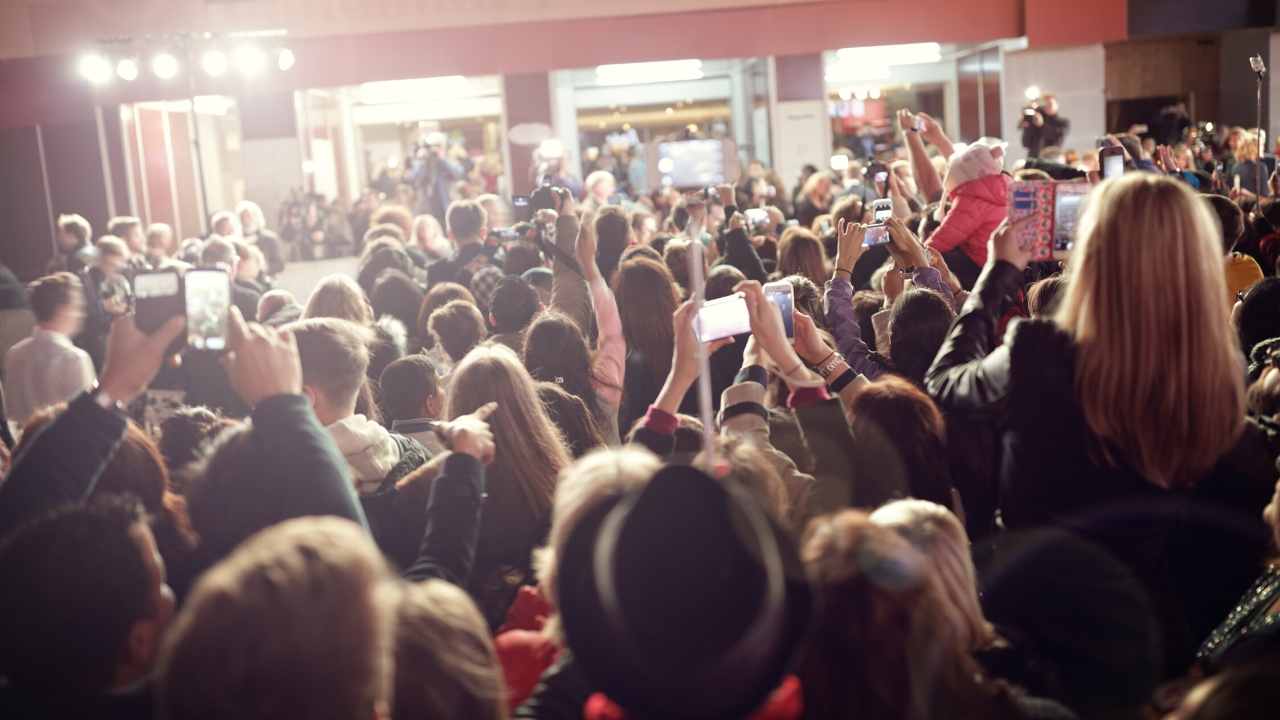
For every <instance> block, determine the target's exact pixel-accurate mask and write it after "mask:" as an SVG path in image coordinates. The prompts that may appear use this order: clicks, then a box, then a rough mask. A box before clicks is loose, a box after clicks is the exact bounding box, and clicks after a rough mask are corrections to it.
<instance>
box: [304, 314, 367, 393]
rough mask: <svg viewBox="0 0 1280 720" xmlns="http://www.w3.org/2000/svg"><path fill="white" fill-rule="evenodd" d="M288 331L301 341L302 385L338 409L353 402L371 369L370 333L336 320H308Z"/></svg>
mask: <svg viewBox="0 0 1280 720" xmlns="http://www.w3.org/2000/svg"><path fill="white" fill-rule="evenodd" d="M285 329H287V330H290V331H292V332H293V336H294V338H295V339H296V340H297V341H298V357H299V359H300V360H301V361H302V382H303V383H304V384H306V385H308V386H310V387H313V388H315V389H317V390H319V391H320V392H322V393H324V395H325V397H326V398H327V399H328V400H329V401H330V402H332V403H333V404H335V405H342V404H345V403H349V402H351V401H352V400H354V399H355V397H356V393H358V392H359V391H360V386H361V385H363V384H364V378H365V372H366V371H367V370H368V368H369V343H370V341H371V339H372V338H371V337H370V332H369V330H368V329H367V328H364V327H361V326H360V325H357V324H355V323H353V322H349V321H347V320H339V319H337V318H308V319H306V320H299V321H298V322H295V323H290V324H288V325H286V326H285Z"/></svg>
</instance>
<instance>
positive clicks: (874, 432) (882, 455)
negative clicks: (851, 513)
mask: <svg viewBox="0 0 1280 720" xmlns="http://www.w3.org/2000/svg"><path fill="white" fill-rule="evenodd" d="M849 414H850V416H851V417H852V422H851V428H852V430H853V436H854V450H855V454H856V455H857V456H858V458H859V465H860V466H861V467H868V468H874V471H872V472H870V473H868V477H873V478H875V486H874V487H867V488H866V490H867V492H868V494H870V495H878V496H879V499H881V500H884V499H888V498H891V497H901V496H903V495H908V496H911V497H917V498H921V499H924V500H929V501H931V502H934V503H937V504H939V505H944V506H946V507H951V505H952V498H951V487H952V485H951V472H950V468H949V466H948V464H947V431H946V423H945V422H944V420H943V418H942V413H941V412H940V411H939V410H938V407H937V406H936V405H935V404H934V403H933V400H931V399H929V396H928V395H926V394H925V393H924V392H923V391H922V390H921V389H920V388H919V387H917V386H916V385H913V384H912V383H910V382H907V381H906V380H903V379H902V378H899V377H895V376H893V375H885V376H883V377H880V378H878V379H877V380H876V381H875V382H873V383H869V384H867V385H866V386H865V387H864V388H863V390H861V391H860V392H859V393H858V395H857V396H856V397H854V399H853V403H852V405H851V406H850V409H849Z"/></svg>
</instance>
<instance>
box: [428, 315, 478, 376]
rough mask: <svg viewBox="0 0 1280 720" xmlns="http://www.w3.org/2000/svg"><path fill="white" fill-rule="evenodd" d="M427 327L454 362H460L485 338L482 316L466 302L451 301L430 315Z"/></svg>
mask: <svg viewBox="0 0 1280 720" xmlns="http://www.w3.org/2000/svg"><path fill="white" fill-rule="evenodd" d="M427 327H428V328H429V329H430V330H431V335H432V336H433V337H434V338H435V339H436V341H437V342H439V343H440V344H441V345H442V346H443V347H444V351H445V352H446V353H448V355H449V357H450V358H451V359H452V360H453V361H454V362H459V361H460V360H462V358H463V357H464V356H466V354H467V353H469V352H471V349H472V348H474V347H475V346H477V345H479V344H480V341H481V340H483V339H484V336H485V324H484V316H483V315H481V314H480V310H479V309H478V308H477V307H476V306H475V304H474V303H469V302H467V301H466V300H451V301H449V302H448V303H446V304H445V306H444V307H442V308H440V309H438V310H436V311H435V312H433V313H431V317H430V318H428V320H427Z"/></svg>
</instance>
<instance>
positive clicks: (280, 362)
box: [224, 306, 302, 407]
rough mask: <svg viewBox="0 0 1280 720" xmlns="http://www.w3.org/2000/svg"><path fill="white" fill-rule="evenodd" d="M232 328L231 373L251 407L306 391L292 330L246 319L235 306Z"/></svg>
mask: <svg viewBox="0 0 1280 720" xmlns="http://www.w3.org/2000/svg"><path fill="white" fill-rule="evenodd" d="M229 330H230V332H229V336H230V337H229V340H230V346H231V352H230V353H229V354H228V355H227V356H226V358H225V360H224V364H225V365H226V368H227V376H228V377H229V379H230V380H231V387H232V388H234V389H235V391H236V394H237V395H239V396H240V398H241V399H243V400H244V401H245V402H246V403H248V405H249V407H255V406H256V405H257V404H258V403H259V402H261V401H263V400H265V399H267V398H269V397H274V396H276V395H297V394H299V393H301V392H302V361H301V359H300V357H299V355H298V343H297V341H296V340H295V339H294V337H293V333H292V332H290V331H288V330H276V329H273V328H267V327H263V326H262V325H259V324H257V323H246V322H245V321H244V317H243V316H241V315H240V310H239V309H238V308H236V307H234V306H232V308H231V322H230V324H229Z"/></svg>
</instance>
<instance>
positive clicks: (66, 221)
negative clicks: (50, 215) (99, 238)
mask: <svg viewBox="0 0 1280 720" xmlns="http://www.w3.org/2000/svg"><path fill="white" fill-rule="evenodd" d="M58 229H59V230H61V231H62V232H64V233H66V234H68V235H70V236H71V237H73V238H75V239H76V246H77V247H83V246H85V245H88V244H89V238H90V237H92V236H93V227H91V226H90V225H89V221H88V220H85V219H84V216H82V215H76V214H74V213H72V214H69V215H59V216H58Z"/></svg>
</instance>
